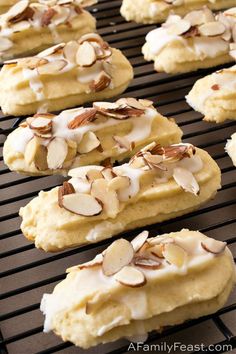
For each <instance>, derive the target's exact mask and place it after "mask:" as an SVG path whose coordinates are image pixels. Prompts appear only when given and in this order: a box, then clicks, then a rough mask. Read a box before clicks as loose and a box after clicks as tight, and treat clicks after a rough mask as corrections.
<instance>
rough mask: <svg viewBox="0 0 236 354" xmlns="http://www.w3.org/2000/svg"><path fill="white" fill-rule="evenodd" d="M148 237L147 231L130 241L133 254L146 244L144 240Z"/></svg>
mask: <svg viewBox="0 0 236 354" xmlns="http://www.w3.org/2000/svg"><path fill="white" fill-rule="evenodd" d="M148 235H149V232H148V231H143V232H141V233H140V234H139V235H137V236H136V237H135V238H134V239H133V240H132V241H131V244H132V246H133V249H134V252H138V251H139V250H140V248H141V247H142V246H143V245H144V243H145V242H146V240H147V238H148Z"/></svg>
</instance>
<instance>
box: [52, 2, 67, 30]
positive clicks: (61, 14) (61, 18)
mask: <svg viewBox="0 0 236 354" xmlns="http://www.w3.org/2000/svg"><path fill="white" fill-rule="evenodd" d="M54 9H55V12H56V13H55V15H54V16H53V17H52V23H53V24H54V25H55V26H59V25H60V24H62V23H66V22H67V21H68V19H69V17H70V13H71V9H70V8H69V7H66V6H58V5H56V6H54Z"/></svg>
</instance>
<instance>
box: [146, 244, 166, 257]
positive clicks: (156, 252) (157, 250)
mask: <svg viewBox="0 0 236 354" xmlns="http://www.w3.org/2000/svg"><path fill="white" fill-rule="evenodd" d="M163 251H164V244H162V243H160V244H159V245H154V246H153V247H150V249H149V252H150V253H151V254H152V255H153V256H155V257H158V258H164V256H163Z"/></svg>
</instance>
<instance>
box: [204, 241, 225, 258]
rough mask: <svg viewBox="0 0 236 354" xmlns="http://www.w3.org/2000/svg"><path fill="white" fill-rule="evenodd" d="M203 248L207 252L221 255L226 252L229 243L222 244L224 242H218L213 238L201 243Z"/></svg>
mask: <svg viewBox="0 0 236 354" xmlns="http://www.w3.org/2000/svg"><path fill="white" fill-rule="evenodd" d="M201 246H202V248H203V249H204V250H205V251H207V252H210V253H213V254H219V253H222V252H224V250H225V248H226V246H227V243H226V242H222V241H218V240H214V239H213V238H207V239H205V240H204V241H203V242H201Z"/></svg>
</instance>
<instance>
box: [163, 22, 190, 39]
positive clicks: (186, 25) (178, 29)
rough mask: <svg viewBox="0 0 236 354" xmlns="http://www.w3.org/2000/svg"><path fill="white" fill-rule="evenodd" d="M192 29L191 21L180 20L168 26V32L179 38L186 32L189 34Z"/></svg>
mask: <svg viewBox="0 0 236 354" xmlns="http://www.w3.org/2000/svg"><path fill="white" fill-rule="evenodd" d="M190 27H191V24H190V22H189V21H186V20H183V19H181V20H179V21H177V22H175V23H172V24H171V25H168V27H167V32H168V33H170V34H173V35H176V36H179V35H181V34H183V33H185V32H187V31H188V30H189V29H190Z"/></svg>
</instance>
